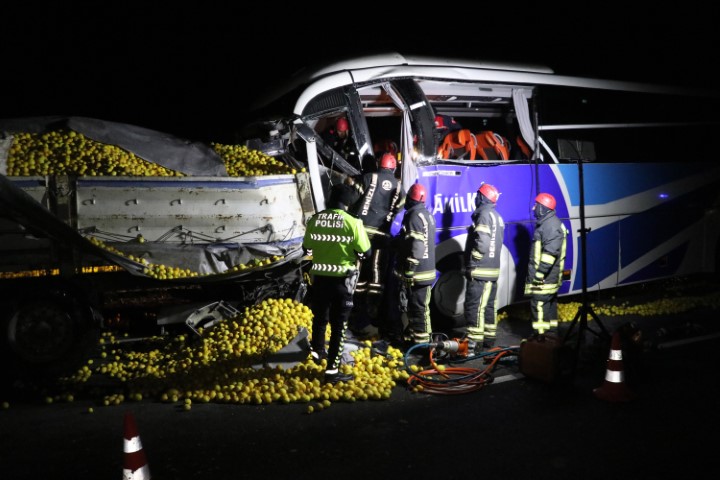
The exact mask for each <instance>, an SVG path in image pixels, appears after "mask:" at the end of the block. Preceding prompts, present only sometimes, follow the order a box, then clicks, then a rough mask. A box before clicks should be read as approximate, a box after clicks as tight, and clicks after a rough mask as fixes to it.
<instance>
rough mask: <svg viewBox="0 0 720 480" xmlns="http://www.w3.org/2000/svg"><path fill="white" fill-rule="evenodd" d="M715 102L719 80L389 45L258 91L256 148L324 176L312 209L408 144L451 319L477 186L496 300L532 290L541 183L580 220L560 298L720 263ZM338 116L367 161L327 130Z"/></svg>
mask: <svg viewBox="0 0 720 480" xmlns="http://www.w3.org/2000/svg"><path fill="white" fill-rule="evenodd" d="M658 84H659V85H662V78H659V79H658ZM719 106H720V96H718V94H717V92H708V91H699V90H694V89H692V90H691V89H683V88H674V87H664V86H657V85H645V84H638V83H630V82H622V81H611V80H601V79H592V78H577V77H569V76H560V75H556V74H554V73H553V71H552V70H551V69H549V68H546V67H542V66H533V65H515V64H497V63H484V62H478V61H468V60H455V59H444V58H442V59H441V58H427V57H407V56H402V55H400V54H395V53H392V54H387V55H379V56H371V57H365V58H356V59H352V60H348V61H345V62H340V63H335V64H332V65H329V66H327V67H325V68H321V69H317V70H314V71H306V72H300V73H299V74H298V75H296V76H295V77H294V78H293V79H292V81H291V82H290V84H289V85H288V87H287V88H286V89H285V90H283V91H281V92H275V94H274V95H273V97H272V101H271V102H267V103H265V104H263V103H262V102H260V104H259V109H258V111H257V113H258V114H262V115H265V117H264V118H266V119H267V120H265V121H264V122H260V123H257V124H254V127H255V126H259V127H263V130H261V131H263V132H265V133H263V135H264V136H262V137H261V139H259V140H258V139H256V140H254V141H251V142H249V144H250V145H251V146H253V147H256V148H260V149H263V150H265V151H266V152H268V153H270V154H273V155H277V156H282V157H284V158H285V159H286V160H287V161H289V162H296V163H297V164H298V165H300V164H302V165H306V166H307V167H308V169H309V172H310V174H311V179H312V182H313V184H315V185H323V187H324V188H315V189H314V201H315V206H316V208H322V207H323V206H324V193H326V192H327V188H328V186H329V185H330V184H331V183H335V182H337V181H342V179H343V177H344V176H346V175H357V174H359V173H361V172H362V171H364V170H365V169H367V168H372V165H373V162H372V159H373V158H374V156H377V155H379V154H380V153H381V152H383V151H385V150H393V149H397V151H398V152H399V154H400V158H401V168H400V169H399V172H398V175H402V182H403V185H404V187H405V188H406V189H407V188H409V186H410V185H411V184H412V183H414V182H421V183H423V184H424V185H425V186H426V188H427V190H428V195H429V198H431V199H432V200H431V201H430V202H429V205H428V206H429V208H430V209H431V211H432V212H433V213H434V215H435V219H436V222H437V226H438V228H437V239H436V240H437V250H436V252H437V256H436V258H437V272H438V279H437V282H436V284H435V286H434V289H433V297H432V298H433V308H434V313H433V315H434V316H433V319H434V321H435V319H436V318H439V317H445V319H449V320H450V321H456V320H458V319H459V318H461V316H462V305H463V297H464V279H463V276H462V275H461V274H460V272H461V271H462V267H463V260H462V251H463V249H464V244H465V240H466V237H467V227H468V226H469V225H470V223H471V221H470V214H471V213H472V210H473V199H474V196H475V192H476V191H477V189H478V187H479V185H480V184H481V183H482V182H487V183H491V184H493V185H495V186H496V187H497V188H498V189H499V190H500V192H501V193H502V195H501V197H500V200H499V201H498V204H497V209H498V211H499V212H500V213H501V214H502V215H503V217H504V219H505V221H506V229H505V238H504V239H503V242H504V246H503V255H502V268H501V276H500V281H499V284H500V285H499V293H498V296H499V304H500V306H505V305H508V304H511V303H515V302H518V301H521V300H522V298H523V297H522V288H523V284H524V277H525V272H526V265H527V258H528V252H529V245H530V240H531V238H532V230H533V227H534V219H533V216H532V211H531V208H532V206H533V204H534V198H535V196H536V195H537V194H538V193H539V192H548V193H551V194H552V195H554V196H555V198H556V199H557V201H558V205H557V213H558V216H559V217H560V218H561V219H562V220H563V222H564V223H565V226H566V227H567V228H568V230H569V232H571V238H569V239H568V252H567V258H566V263H565V266H564V267H565V268H564V278H565V281H564V283H563V286H562V288H561V290H560V294H561V295H567V294H576V293H580V292H582V291H583V283H586V288H587V289H588V290H589V291H593V290H598V289H603V288H612V287H617V286H622V285H628V284H632V283H638V282H645V281H649V280H654V279H660V278H666V277H671V276H678V275H685V274H691V273H699V272H712V271H715V272H717V271H720V268H719V264H720V242H719V238H720V210H718V208H719V207H720V162H718V154H717V153H716V151H717V146H716V142H715V140H716V137H715V135H716V131H717V127H718V123H717V122H716V121H715V117H716V116H717V114H718V111H720V110H719V109H718V107H719ZM276 112H281V113H282V114H281V115H280V116H273V115H272V114H274V113H276ZM341 116H343V117H346V118H347V119H348V121H349V123H350V130H351V135H352V136H353V138H354V140H355V142H356V145H357V149H358V152H359V154H360V155H359V157H360V159H361V160H360V161H354V160H352V159H348V158H345V157H343V156H342V155H341V154H340V153H339V152H335V151H334V150H333V149H332V148H330V147H329V146H328V145H326V144H325V143H324V142H323V140H322V137H321V135H320V133H321V132H322V131H324V130H325V129H327V128H329V127H331V126H332V125H333V124H334V122H335V120H336V119H337V118H338V117H341ZM449 125H452V126H453V127H452V128H453V129H454V131H452V132H450V133H448V130H449V129H448V128H443V127H448V126H449ZM251 131H253V129H251V130H249V131H247V132H245V133H243V134H242V138H249V137H248V134H249V133H250V132H251ZM255 133H257V132H255ZM580 167H582V168H580ZM581 174H582V177H581ZM581 178H582V179H583V184H582V186H584V189H583V190H582V191H584V195H583V196H582V197H584V198H581V195H580V193H581V188H580V187H581V184H580V179H581ZM583 200H584V202H583ZM581 207H583V208H581ZM581 210H582V211H584V217H585V218H584V220H585V222H584V225H585V230H584V232H585V239H584V240H585V242H584V243H585V245H586V247H587V255H586V257H585V258H586V265H587V271H586V272H582V264H583V262H582V261H581V260H582V252H581V247H582V244H583V242H582V241H581V240H582V234H581V230H582V229H581V224H582V223H583V222H582V220H583V219H582V218H581V215H580V213H581ZM399 221H400V218H398V219H396V222H395V225H396V227H397V225H398V224H399ZM583 273H584V274H585V275H583ZM583 278H585V281H583Z"/></svg>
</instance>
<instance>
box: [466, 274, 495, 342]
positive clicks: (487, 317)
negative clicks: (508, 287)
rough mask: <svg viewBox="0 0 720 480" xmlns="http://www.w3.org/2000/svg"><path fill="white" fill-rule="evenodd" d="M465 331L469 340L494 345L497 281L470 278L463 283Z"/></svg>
mask: <svg viewBox="0 0 720 480" xmlns="http://www.w3.org/2000/svg"><path fill="white" fill-rule="evenodd" d="M464 311H465V332H466V333H467V335H468V338H469V339H470V340H473V341H475V342H477V343H479V344H482V343H487V344H488V345H494V343H495V336H496V332H497V281H495V280H481V279H475V278H473V279H471V280H468V281H467V282H466V284H465V304H464Z"/></svg>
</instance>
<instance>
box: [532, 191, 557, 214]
mask: <svg viewBox="0 0 720 480" xmlns="http://www.w3.org/2000/svg"><path fill="white" fill-rule="evenodd" d="M535 201H536V202H537V203H539V204H540V205H545V206H546V207H547V208H549V209H550V210H555V205H556V203H555V197H553V196H552V195H550V194H549V193H541V194H539V195H538V196H537V197H535Z"/></svg>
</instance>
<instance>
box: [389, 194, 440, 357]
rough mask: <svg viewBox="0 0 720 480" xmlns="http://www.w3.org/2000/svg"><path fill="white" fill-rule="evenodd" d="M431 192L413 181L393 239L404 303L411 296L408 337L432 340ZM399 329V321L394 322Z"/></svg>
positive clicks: (433, 261) (433, 231)
mask: <svg viewBox="0 0 720 480" xmlns="http://www.w3.org/2000/svg"><path fill="white" fill-rule="evenodd" d="M426 201H427V193H426V191H425V187H424V186H422V185H421V184H419V183H415V184H413V185H412V186H411V187H410V189H409V190H408V192H407V196H406V198H405V216H404V217H403V221H402V227H401V230H400V233H399V234H398V236H397V238H395V239H394V240H393V243H394V244H395V245H396V246H397V258H396V265H395V274H396V276H397V277H398V278H399V280H400V282H401V285H400V287H401V288H400V293H399V295H400V303H401V305H402V304H404V303H405V300H404V298H403V297H405V298H406V299H407V319H408V328H407V334H406V338H405V340H406V341H408V342H409V343H411V344H420V343H429V342H430V334H431V332H432V328H431V323H430V290H431V287H432V284H433V283H434V282H435V218H434V217H433V216H432V215H431V214H430V212H429V211H428V209H427V208H426V207H425V202H426ZM392 328H394V329H396V328H397V325H395V326H392Z"/></svg>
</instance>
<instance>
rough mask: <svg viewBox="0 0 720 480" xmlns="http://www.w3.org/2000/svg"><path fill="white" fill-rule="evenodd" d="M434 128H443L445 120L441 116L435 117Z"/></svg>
mask: <svg viewBox="0 0 720 480" xmlns="http://www.w3.org/2000/svg"><path fill="white" fill-rule="evenodd" d="M435 128H445V120H443V117H442V115H435Z"/></svg>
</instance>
